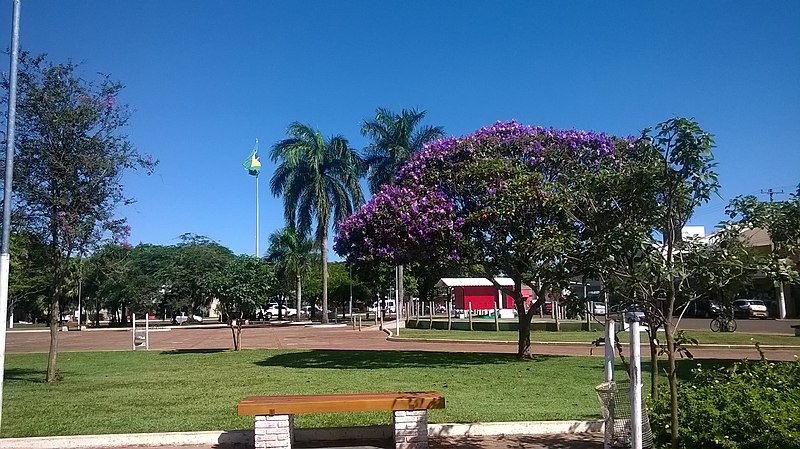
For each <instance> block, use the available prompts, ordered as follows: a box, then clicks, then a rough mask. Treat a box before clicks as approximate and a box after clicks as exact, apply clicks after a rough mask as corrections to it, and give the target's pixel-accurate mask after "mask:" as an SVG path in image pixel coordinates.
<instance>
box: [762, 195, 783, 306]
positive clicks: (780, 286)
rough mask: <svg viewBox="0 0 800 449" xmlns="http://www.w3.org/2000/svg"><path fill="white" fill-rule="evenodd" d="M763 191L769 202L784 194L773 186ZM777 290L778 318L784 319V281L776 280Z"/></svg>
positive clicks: (773, 246)
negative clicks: (775, 196)
mask: <svg viewBox="0 0 800 449" xmlns="http://www.w3.org/2000/svg"><path fill="white" fill-rule="evenodd" d="M761 193H762V194H763V193H766V194H767V195H769V202H770V203H771V202H772V201H773V197H774V195H782V194H783V189H781V190H773V189H772V188H769V189H767V191H766V192H765V191H764V190H763V189H762V190H761ZM770 250H771V251H775V243H774V242H772V236H771V235H770ZM775 290H776V292H775V293H776V296H777V299H778V318H779V319H781V320H782V319H785V318H786V293H785V292H784V288H783V282H781V281H775Z"/></svg>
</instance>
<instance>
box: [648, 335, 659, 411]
mask: <svg viewBox="0 0 800 449" xmlns="http://www.w3.org/2000/svg"><path fill="white" fill-rule="evenodd" d="M657 331H658V329H654V328H652V327H648V329H647V337H648V339H649V340H650V397H651V398H653V400H654V401H656V400H658V376H659V373H658V343H657V341H656V336H657V335H656V334H657Z"/></svg>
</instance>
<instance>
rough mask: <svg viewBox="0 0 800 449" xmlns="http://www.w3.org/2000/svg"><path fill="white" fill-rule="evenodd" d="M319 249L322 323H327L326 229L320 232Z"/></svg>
mask: <svg viewBox="0 0 800 449" xmlns="http://www.w3.org/2000/svg"><path fill="white" fill-rule="evenodd" d="M320 234H321V236H320V237H321V240H322V241H321V242H320V249H321V252H322V323H323V324H324V323H327V322H328V227H327V226H325V227H324V228H323V230H322V232H321V233H320Z"/></svg>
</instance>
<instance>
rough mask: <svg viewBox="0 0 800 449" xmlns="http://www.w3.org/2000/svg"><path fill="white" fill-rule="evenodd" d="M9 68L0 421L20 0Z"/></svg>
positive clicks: (0, 253)
mask: <svg viewBox="0 0 800 449" xmlns="http://www.w3.org/2000/svg"><path fill="white" fill-rule="evenodd" d="M12 4H13V9H12V19H11V55H10V59H11V61H10V62H11V64H10V70H9V75H8V128H7V131H6V173H5V186H4V188H3V190H4V193H3V231H2V243H0V246H1V247H2V248H0V419H2V416H3V377H4V374H5V362H6V318H7V316H6V315H7V314H8V276H9V269H10V265H11V255H10V254H9V252H8V246H9V240H10V239H11V184H12V181H13V174H14V132H15V129H16V128H15V121H16V116H17V62H18V61H19V10H20V0H14V1H13V2H12Z"/></svg>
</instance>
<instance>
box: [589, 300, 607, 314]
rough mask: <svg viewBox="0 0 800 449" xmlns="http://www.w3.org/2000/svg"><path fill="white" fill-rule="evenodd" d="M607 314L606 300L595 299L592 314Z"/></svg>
mask: <svg viewBox="0 0 800 449" xmlns="http://www.w3.org/2000/svg"><path fill="white" fill-rule="evenodd" d="M605 314H606V304H605V303H604V302H598V301H593V302H592V315H605Z"/></svg>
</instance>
